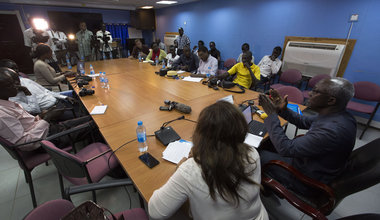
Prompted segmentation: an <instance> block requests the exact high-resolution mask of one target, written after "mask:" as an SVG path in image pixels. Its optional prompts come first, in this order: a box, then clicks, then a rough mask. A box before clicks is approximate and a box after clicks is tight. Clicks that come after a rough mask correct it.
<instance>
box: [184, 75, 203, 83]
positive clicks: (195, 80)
mask: <svg viewBox="0 0 380 220" xmlns="http://www.w3.org/2000/svg"><path fill="white" fill-rule="evenodd" d="M202 80H203V78H198V77H191V76H186V77H185V78H183V81H188V82H200V81H202Z"/></svg>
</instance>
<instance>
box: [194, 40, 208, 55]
mask: <svg viewBox="0 0 380 220" xmlns="http://www.w3.org/2000/svg"><path fill="white" fill-rule="evenodd" d="M204 46H205V42H203V40H200V41H198V46H196V45H195V46H194V47H193V50H192V51H191V52H192V53H193V54H195V55H197V56H198V49H199V48H200V47H204Z"/></svg>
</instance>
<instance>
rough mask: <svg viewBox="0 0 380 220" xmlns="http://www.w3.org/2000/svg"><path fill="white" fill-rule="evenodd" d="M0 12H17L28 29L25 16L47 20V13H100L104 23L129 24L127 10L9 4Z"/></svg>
mask: <svg viewBox="0 0 380 220" xmlns="http://www.w3.org/2000/svg"><path fill="white" fill-rule="evenodd" d="M0 10H11V11H15V10H18V11H19V12H20V15H21V18H22V19H23V21H24V24H25V25H26V27H27V28H29V24H28V22H27V19H26V18H25V17H26V16H28V15H29V16H31V17H34V16H38V17H42V18H45V19H47V20H48V19H49V17H48V13H47V12H48V11H67V12H84V13H100V14H102V15H103V21H104V22H105V23H126V24H128V23H129V22H130V18H129V16H130V12H129V11H128V10H107V9H94V8H72V7H53V6H39V5H25V4H10V3H0Z"/></svg>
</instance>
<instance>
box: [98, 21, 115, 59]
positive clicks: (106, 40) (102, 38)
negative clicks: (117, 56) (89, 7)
mask: <svg viewBox="0 0 380 220" xmlns="http://www.w3.org/2000/svg"><path fill="white" fill-rule="evenodd" d="M96 39H97V40H98V41H99V43H100V45H99V46H100V47H99V51H100V54H101V55H102V57H103V53H104V56H105V57H107V59H109V58H110V53H112V46H111V43H112V36H111V33H110V32H109V31H107V30H106V24H104V23H103V24H102V29H101V30H99V31H98V32H96ZM103 58H104V57H103Z"/></svg>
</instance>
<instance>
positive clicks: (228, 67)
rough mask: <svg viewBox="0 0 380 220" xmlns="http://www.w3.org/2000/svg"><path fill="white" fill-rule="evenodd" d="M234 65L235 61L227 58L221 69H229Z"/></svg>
mask: <svg viewBox="0 0 380 220" xmlns="http://www.w3.org/2000/svg"><path fill="white" fill-rule="evenodd" d="M235 64H236V60H235V59H234V58H229V59H227V60H226V61H224V64H223V67H225V68H227V69H230V68H231V67H233V66H234V65H235Z"/></svg>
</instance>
